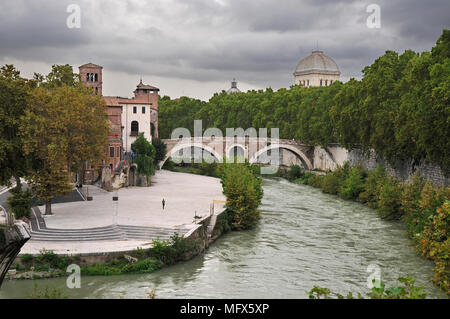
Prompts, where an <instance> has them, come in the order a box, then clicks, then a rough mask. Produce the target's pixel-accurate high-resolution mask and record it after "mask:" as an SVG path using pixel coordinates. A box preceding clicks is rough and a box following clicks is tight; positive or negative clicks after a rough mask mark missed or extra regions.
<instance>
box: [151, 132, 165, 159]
mask: <svg viewBox="0 0 450 319" xmlns="http://www.w3.org/2000/svg"><path fill="white" fill-rule="evenodd" d="M152 144H153V146H154V147H155V151H156V153H155V162H156V163H158V162H160V161H163V160H164V158H165V157H166V153H167V145H166V144H165V143H164V142H163V141H162V140H161V139H159V138H153V139H152Z"/></svg>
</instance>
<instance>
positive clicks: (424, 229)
mask: <svg viewBox="0 0 450 319" xmlns="http://www.w3.org/2000/svg"><path fill="white" fill-rule="evenodd" d="M284 176H285V177H286V178H288V179H289V180H291V181H294V182H297V183H303V184H307V185H311V186H313V187H316V188H321V189H322V191H323V192H324V193H328V194H333V195H338V196H340V197H342V198H344V199H347V200H354V201H358V202H361V203H363V204H365V205H367V206H369V207H371V208H374V209H376V210H377V212H378V213H379V215H380V217H381V218H385V219H395V220H402V221H403V222H405V224H406V226H407V232H408V236H409V237H410V238H411V239H412V240H413V241H414V244H415V247H416V249H417V250H418V252H420V254H421V255H422V256H423V257H425V258H428V259H430V260H432V261H434V263H435V269H434V278H433V282H434V283H435V284H437V285H438V286H439V287H440V288H441V289H442V290H443V291H445V292H446V294H447V295H448V296H450V188H449V187H440V188H437V187H434V186H433V184H431V182H428V181H425V180H424V179H423V178H422V177H420V175H419V174H418V173H416V174H415V175H414V176H413V177H412V178H411V180H410V181H408V182H407V183H405V184H403V183H401V182H399V181H398V180H397V179H395V178H394V177H391V176H390V175H389V174H388V173H387V172H386V171H385V169H384V168H383V167H382V166H378V167H377V169H376V170H372V171H366V170H364V169H363V168H362V167H360V166H355V167H350V166H349V165H348V164H347V163H346V164H344V165H343V166H342V167H339V168H338V169H336V170H335V171H333V172H330V173H328V174H326V175H324V176H322V175H318V174H313V173H310V172H307V173H304V172H302V171H301V170H300V168H299V167H296V166H293V167H292V168H291V170H290V171H289V172H287V173H286V174H285V175H284Z"/></svg>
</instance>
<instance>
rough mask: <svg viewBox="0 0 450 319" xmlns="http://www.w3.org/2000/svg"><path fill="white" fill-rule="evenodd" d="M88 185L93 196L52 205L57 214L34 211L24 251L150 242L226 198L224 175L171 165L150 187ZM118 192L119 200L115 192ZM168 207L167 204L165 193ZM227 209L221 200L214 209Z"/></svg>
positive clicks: (182, 228) (181, 229)
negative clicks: (113, 188) (185, 170)
mask: <svg viewBox="0 0 450 319" xmlns="http://www.w3.org/2000/svg"><path fill="white" fill-rule="evenodd" d="M88 187H89V195H90V196H93V201H78V202H72V203H60V204H54V205H52V210H53V214H54V215H52V216H42V215H43V212H44V207H43V206H42V207H39V210H40V212H42V215H41V216H39V215H40V214H39V213H40V212H39V211H35V212H34V213H33V214H34V215H35V216H36V217H37V221H40V222H39V223H36V222H34V224H33V232H32V239H31V240H30V241H29V242H28V243H27V244H25V246H24V247H23V248H22V251H21V254H24V253H34V254H35V253H39V251H40V250H42V249H43V248H45V249H47V250H53V251H54V252H55V253H60V254H73V253H83V254H86V253H96V252H112V251H126V250H132V249H135V248H136V247H138V246H139V247H142V248H145V247H150V246H151V241H152V239H155V238H159V239H168V238H169V237H170V236H171V235H173V234H174V233H175V232H177V233H179V234H180V235H183V234H185V233H186V232H188V231H189V229H191V228H192V227H194V226H195V224H194V216H195V215H197V216H207V215H209V213H210V204H211V203H212V201H213V200H225V197H224V196H223V194H222V186H221V184H220V180H219V179H216V178H212V177H207V176H199V175H193V174H185V173H174V172H169V171H165V170H163V171H157V173H156V175H155V176H153V177H152V186H151V187H129V188H122V189H120V190H118V191H114V192H107V191H104V190H102V189H100V188H98V187H95V186H88ZM116 195H118V196H119V201H118V202H114V201H113V200H112V197H113V196H116ZM163 198H164V199H165V202H166V205H165V209H164V210H163V209H162V199H163ZM222 209H223V206H220V207H219V206H217V205H216V209H215V211H216V212H218V211H220V210H222Z"/></svg>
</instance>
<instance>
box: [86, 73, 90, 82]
mask: <svg viewBox="0 0 450 319" xmlns="http://www.w3.org/2000/svg"><path fill="white" fill-rule="evenodd" d="M86 82H89V73H86Z"/></svg>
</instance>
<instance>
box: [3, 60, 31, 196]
mask: <svg viewBox="0 0 450 319" xmlns="http://www.w3.org/2000/svg"><path fill="white" fill-rule="evenodd" d="M33 86H35V82H34V81H29V80H26V79H24V78H22V77H20V72H19V71H18V70H17V69H15V68H14V66H13V65H5V66H3V67H1V68H0V185H9V184H10V179H11V178H14V179H15V180H16V184H17V188H18V189H19V188H20V178H21V177H24V176H26V175H27V173H28V171H29V165H30V162H29V159H27V157H26V156H25V154H24V152H23V143H22V140H21V138H20V136H19V134H18V132H19V124H20V122H21V117H22V116H23V115H24V114H25V110H26V108H27V103H28V99H29V94H30V90H31V88H32V87H33Z"/></svg>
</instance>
